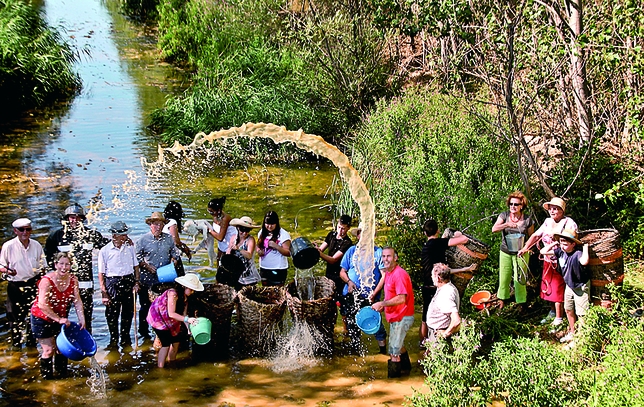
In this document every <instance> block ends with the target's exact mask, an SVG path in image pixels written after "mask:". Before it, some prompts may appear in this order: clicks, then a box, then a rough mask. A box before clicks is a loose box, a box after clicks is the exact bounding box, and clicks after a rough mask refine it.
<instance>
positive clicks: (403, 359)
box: [400, 352, 411, 374]
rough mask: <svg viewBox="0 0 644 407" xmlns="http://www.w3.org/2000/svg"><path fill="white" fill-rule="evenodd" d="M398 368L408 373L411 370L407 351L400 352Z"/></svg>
mask: <svg viewBox="0 0 644 407" xmlns="http://www.w3.org/2000/svg"><path fill="white" fill-rule="evenodd" d="M400 370H401V371H402V372H405V374H409V372H411V361H410V360H409V352H405V353H401V354H400Z"/></svg>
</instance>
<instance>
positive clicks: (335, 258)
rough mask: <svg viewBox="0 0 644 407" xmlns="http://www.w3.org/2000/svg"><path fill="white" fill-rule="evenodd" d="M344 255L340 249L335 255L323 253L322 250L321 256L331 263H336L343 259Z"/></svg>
mask: <svg viewBox="0 0 644 407" xmlns="http://www.w3.org/2000/svg"><path fill="white" fill-rule="evenodd" d="M342 256H344V253H343V252H341V251H339V250H338V251H337V252H335V253H334V254H333V256H329V255H328V254H325V253H322V252H321V251H320V258H321V259H322V260H324V261H326V262H327V263H329V264H336V263H337V262H339V261H341V260H342Z"/></svg>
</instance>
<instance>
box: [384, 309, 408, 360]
mask: <svg viewBox="0 0 644 407" xmlns="http://www.w3.org/2000/svg"><path fill="white" fill-rule="evenodd" d="M413 324H414V317H413V316H408V317H403V319H402V320H400V321H397V322H392V323H390V324H389V354H390V355H400V351H401V349H402V348H403V346H404V345H405V337H406V336H407V331H409V328H411V326H412V325H413Z"/></svg>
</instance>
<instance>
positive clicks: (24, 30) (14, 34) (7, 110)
mask: <svg viewBox="0 0 644 407" xmlns="http://www.w3.org/2000/svg"><path fill="white" fill-rule="evenodd" d="M0 55H2V56H1V57H0V92H1V93H2V94H3V95H4V97H3V98H2V101H0V119H2V118H5V119H6V118H10V117H12V116H13V114H14V113H15V112H20V111H23V110H26V109H31V108H38V107H42V106H45V105H47V104H50V103H52V102H53V101H56V100H65V99H67V98H70V97H72V96H73V95H74V94H76V92H77V91H78V90H79V88H80V86H81V81H80V78H79V77H78V75H77V74H76V73H75V72H74V71H73V69H72V68H73V64H74V62H75V61H76V54H75V53H74V51H73V50H72V49H71V48H70V46H69V45H68V44H67V43H66V42H65V41H63V39H62V37H61V35H60V33H59V32H58V31H57V30H56V29H54V28H52V27H49V26H48V25H47V23H46V22H45V20H44V19H43V17H42V16H41V15H40V14H39V11H38V10H37V9H36V8H35V6H33V5H30V4H28V3H25V2H24V1H21V0H0Z"/></svg>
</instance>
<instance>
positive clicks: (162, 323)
mask: <svg viewBox="0 0 644 407" xmlns="http://www.w3.org/2000/svg"><path fill="white" fill-rule="evenodd" d="M175 281H176V283H177V284H176V286H175V287H174V288H170V289H168V290H166V291H164V292H163V294H161V295H160V296H159V297H157V298H156V299H155V300H154V302H153V303H152V305H151V306H150V311H149V313H148V317H147V321H148V324H150V326H151V327H152V328H153V329H154V332H155V333H156V334H157V338H159V340H160V341H161V349H159V353H158V355H157V366H158V367H161V368H163V367H165V364H166V361H168V362H172V361H174V360H176V358H177V352H178V351H179V343H180V342H181V340H182V339H183V338H182V336H183V335H182V329H181V323H184V324H186V327H188V328H189V326H190V325H195V324H196V323H197V318H191V317H188V297H190V296H191V295H192V294H193V293H194V292H195V291H203V290H204V286H203V284H202V283H201V281H199V276H198V275H196V274H195V273H186V275H185V276H181V277H177V278H175Z"/></svg>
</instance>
